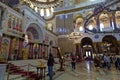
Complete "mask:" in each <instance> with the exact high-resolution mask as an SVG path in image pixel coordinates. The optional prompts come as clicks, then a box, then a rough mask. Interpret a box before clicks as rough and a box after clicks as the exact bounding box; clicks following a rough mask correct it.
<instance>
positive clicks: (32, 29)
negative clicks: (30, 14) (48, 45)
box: [25, 23, 44, 42]
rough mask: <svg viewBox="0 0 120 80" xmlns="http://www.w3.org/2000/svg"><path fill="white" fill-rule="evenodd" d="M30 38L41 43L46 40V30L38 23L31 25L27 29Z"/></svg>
mask: <svg viewBox="0 0 120 80" xmlns="http://www.w3.org/2000/svg"><path fill="white" fill-rule="evenodd" d="M25 31H26V33H27V34H28V38H32V39H37V40H39V41H40V42H43V40H44V29H43V28H42V27H41V26H39V25H38V24H37V23H29V25H27V27H26V29H25Z"/></svg>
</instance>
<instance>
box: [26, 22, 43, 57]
mask: <svg viewBox="0 0 120 80" xmlns="http://www.w3.org/2000/svg"><path fill="white" fill-rule="evenodd" d="M26 35H27V38H28V40H27V41H28V42H27V43H25V44H24V48H26V49H27V50H28V53H29V54H27V55H28V58H30V59H37V58H40V57H41V56H42V54H41V53H42V50H41V45H42V44H41V43H42V42H43V41H44V36H43V31H42V29H41V27H40V26H39V25H38V24H36V23H31V24H30V25H29V26H28V27H27V28H26Z"/></svg>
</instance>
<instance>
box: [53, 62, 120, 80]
mask: <svg viewBox="0 0 120 80" xmlns="http://www.w3.org/2000/svg"><path fill="white" fill-rule="evenodd" d="M65 70H66V71H65V72H64V73H63V74H61V75H60V76H59V77H57V78H55V79H54V80H120V71H117V70H116V69H115V68H114V66H112V68H111V70H103V69H99V70H96V68H95V67H94V64H93V62H89V61H85V62H83V63H78V64H77V67H76V70H75V71H72V70H71V67H70V66H69V65H68V66H66V67H65Z"/></svg>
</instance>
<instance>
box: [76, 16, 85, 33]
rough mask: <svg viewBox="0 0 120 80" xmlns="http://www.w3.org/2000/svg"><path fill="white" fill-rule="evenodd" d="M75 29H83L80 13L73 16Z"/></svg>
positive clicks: (77, 30)
mask: <svg viewBox="0 0 120 80" xmlns="http://www.w3.org/2000/svg"><path fill="white" fill-rule="evenodd" d="M75 31H76V32H79V31H80V32H83V31H84V19H83V16H82V15H81V14H78V15H76V16H75Z"/></svg>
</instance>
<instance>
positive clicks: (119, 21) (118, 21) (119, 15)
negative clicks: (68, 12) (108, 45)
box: [115, 11, 120, 28]
mask: <svg viewBox="0 0 120 80" xmlns="http://www.w3.org/2000/svg"><path fill="white" fill-rule="evenodd" d="M115 19H116V27H117V28H120V11H116V13H115Z"/></svg>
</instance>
